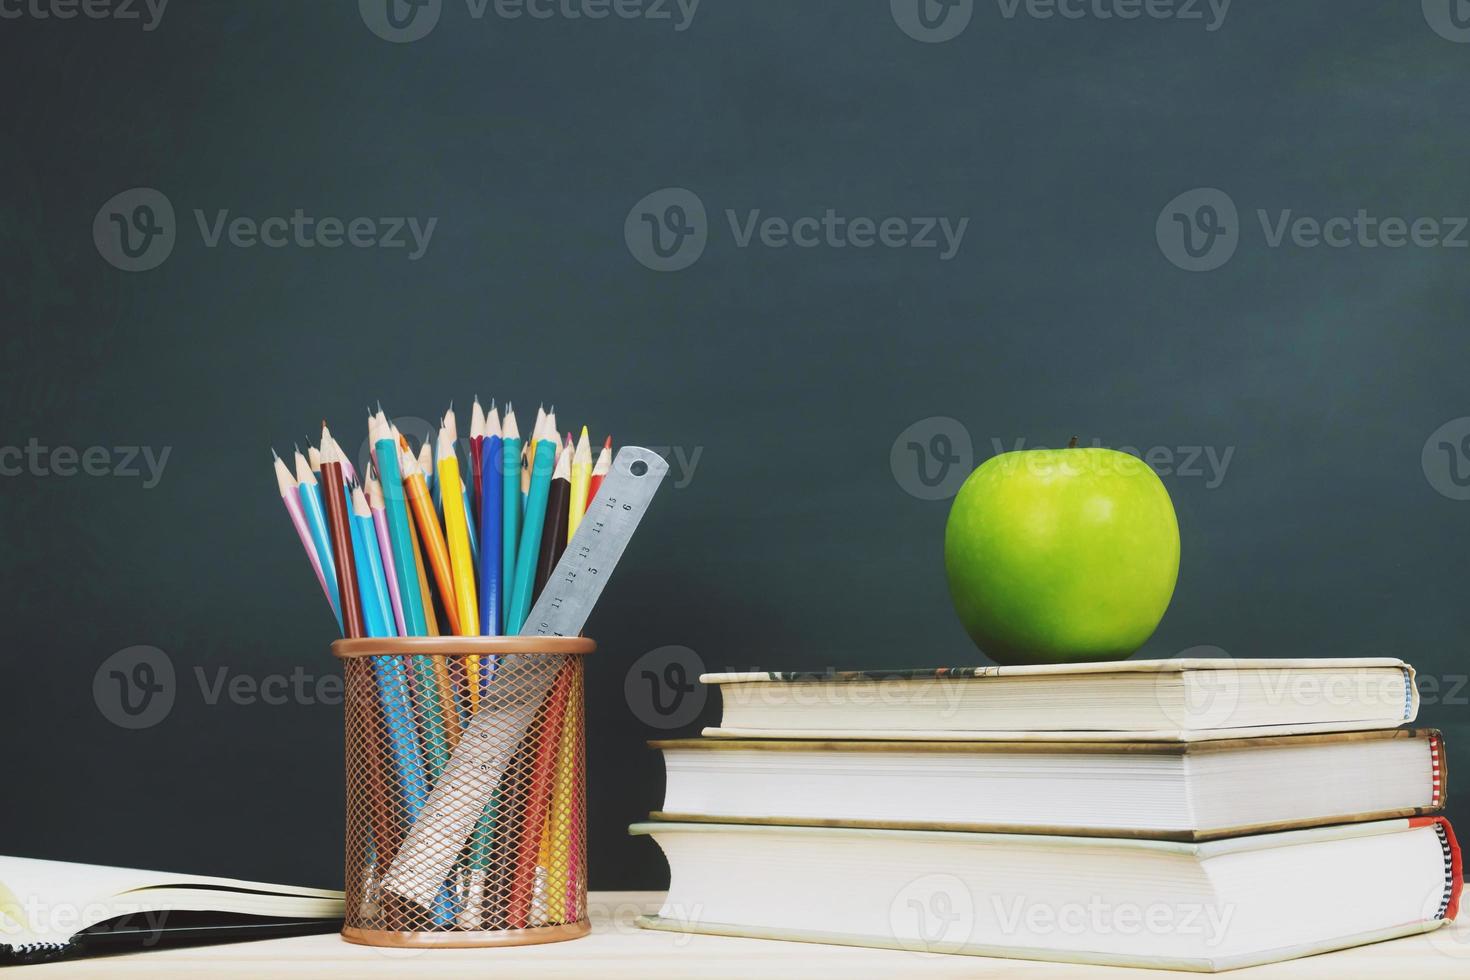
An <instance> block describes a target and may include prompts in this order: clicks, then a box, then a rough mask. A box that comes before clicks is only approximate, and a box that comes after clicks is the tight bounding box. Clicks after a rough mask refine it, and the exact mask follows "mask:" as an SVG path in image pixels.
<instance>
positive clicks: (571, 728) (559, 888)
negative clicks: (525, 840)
mask: <svg viewBox="0 0 1470 980" xmlns="http://www.w3.org/2000/svg"><path fill="white" fill-rule="evenodd" d="M562 670H564V671H566V672H567V673H571V672H572V668H571V667H570V666H567V667H563V668H562ZM581 683H582V679H581V677H577V678H576V679H575V680H574V681H572V685H573V686H572V687H571V689H570V690H569V696H568V697H567V706H566V710H565V712H564V713H563V716H562V723H561V732H560V735H559V737H558V740H557V747H556V775H555V776H554V777H553V778H552V785H551V811H550V812H549V813H548V814H547V817H546V831H545V833H544V834H543V835H542V840H544V841H546V842H547V848H548V852H549V853H548V854H547V855H546V856H545V857H543V858H542V859H541V863H542V864H543V865H544V866H545V867H546V895H547V900H548V905H549V910H550V913H551V918H552V920H553V921H558V920H561V921H571V920H569V919H564V916H565V915H566V914H568V913H567V910H566V904H567V894H568V890H569V886H570V883H571V876H572V874H573V873H574V872H573V867H574V865H575V862H576V860H577V855H576V854H574V853H573V848H574V847H575V846H576V835H575V834H573V833H571V828H572V827H573V826H574V824H573V822H572V821H573V820H574V819H575V817H574V811H575V808H576V804H577V800H576V777H577V767H578V766H579V765H580V764H581V759H580V758H579V756H580V753H581V744H580V742H581V740H580V739H579V738H577V735H578V727H579V725H580V724H581V704H582V698H581V687H580V685H581ZM558 837H564V838H565V840H564V841H563V843H564V844H565V847H563V848H556V847H555V846H552V842H553V841H555V840H556V839H557V838H558Z"/></svg>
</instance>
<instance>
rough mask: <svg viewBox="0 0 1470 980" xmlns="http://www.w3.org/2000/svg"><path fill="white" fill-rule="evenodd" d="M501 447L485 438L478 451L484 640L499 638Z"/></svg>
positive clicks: (497, 439) (491, 438) (495, 440)
mask: <svg viewBox="0 0 1470 980" xmlns="http://www.w3.org/2000/svg"><path fill="white" fill-rule="evenodd" d="M500 444H501V438H500V436H498V435H491V436H486V437H485V442H484V443H483V445H482V447H481V449H480V632H481V633H482V634H483V635H485V636H499V635H500V571H501V564H502V555H501V541H500V521H501V518H502V516H503V515H502V514H501V510H502V504H501V501H502V495H503V493H504V490H505V480H504V479H503V478H502V477H501V473H500Z"/></svg>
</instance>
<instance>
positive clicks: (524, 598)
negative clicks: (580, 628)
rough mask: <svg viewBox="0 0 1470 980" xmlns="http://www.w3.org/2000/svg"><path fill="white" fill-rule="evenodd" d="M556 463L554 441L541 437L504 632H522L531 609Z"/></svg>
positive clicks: (532, 475) (537, 445)
mask: <svg viewBox="0 0 1470 980" xmlns="http://www.w3.org/2000/svg"><path fill="white" fill-rule="evenodd" d="M555 464H556V442H555V441H554V440H548V439H542V440H540V441H539V442H538V443H537V444H536V462H535V465H534V466H533V467H532V473H531V488H530V491H529V492H528V494H527V496H526V518H525V522H524V523H523V524H522V526H521V547H520V551H519V552H518V553H517V555H516V580H515V588H514V589H513V590H512V592H511V600H510V610H509V612H508V613H507V618H506V624H505V632H506V634H507V635H514V634H516V633H519V632H520V631H521V626H522V625H523V624H524V623H525V621H526V615H527V614H528V613H530V611H531V593H532V591H533V589H534V587H535V584H536V553H537V551H538V550H539V549H540V545H541V526H542V524H543V523H544V522H545V520H546V495H547V494H548V493H549V492H550V490H551V471H552V468H553V467H554V466H555Z"/></svg>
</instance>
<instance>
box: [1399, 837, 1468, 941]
mask: <svg viewBox="0 0 1470 980" xmlns="http://www.w3.org/2000/svg"><path fill="white" fill-rule="evenodd" d="M1431 824H1433V825H1434V832H1435V833H1436V834H1438V835H1439V844H1440V847H1442V848H1443V849H1444V890H1445V897H1444V901H1443V904H1442V905H1441V906H1440V910H1439V914H1438V915H1436V916H1435V918H1436V919H1453V918H1454V917H1455V915H1456V914H1457V913H1458V912H1459V911H1460V892H1461V891H1462V890H1463V888H1464V885H1465V871H1464V864H1463V863H1462V862H1461V859H1460V842H1459V841H1458V840H1456V839H1455V831H1454V828H1452V827H1451V826H1450V822H1449V821H1448V820H1446V819H1445V818H1444V817H1410V818H1409V826H1410V827H1427V826H1429V825H1431Z"/></svg>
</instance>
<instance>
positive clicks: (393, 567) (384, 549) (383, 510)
mask: <svg viewBox="0 0 1470 980" xmlns="http://www.w3.org/2000/svg"><path fill="white" fill-rule="evenodd" d="M367 501H368V508H369V509H370V510H371V511H372V515H373V534H374V536H376V537H377V539H378V554H379V555H380V556H381V564H382V566H383V578H384V580H385V581H386V582H387V586H388V601H389V602H390V603H391V604H392V606H393V628H394V630H395V632H393V633H390V634H389V635H390V636H408V635H409V632H408V623H407V621H406V620H405V619H404V618H403V593H402V592H401V591H399V586H398V563H397V561H396V560H395V559H394V557H393V539H392V535H391V534H389V531H388V510H387V507H386V506H385V505H384V500H383V485H382V484H381V483H380V482H378V478H377V477H376V476H375V475H373V474H372V473H369V474H368V481H367Z"/></svg>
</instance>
